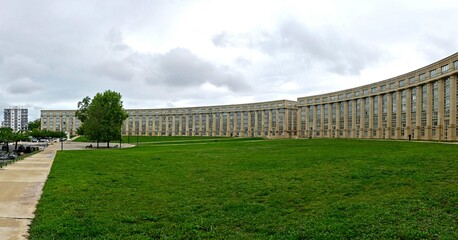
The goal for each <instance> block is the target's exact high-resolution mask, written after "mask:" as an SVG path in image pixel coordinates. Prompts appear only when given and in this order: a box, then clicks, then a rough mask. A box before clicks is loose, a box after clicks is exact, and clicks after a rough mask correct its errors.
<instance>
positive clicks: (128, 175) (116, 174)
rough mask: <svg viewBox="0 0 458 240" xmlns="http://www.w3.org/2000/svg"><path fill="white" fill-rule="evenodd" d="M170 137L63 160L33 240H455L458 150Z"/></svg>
mask: <svg viewBox="0 0 458 240" xmlns="http://www.w3.org/2000/svg"><path fill="white" fill-rule="evenodd" d="M170 140H171V141H175V142H176V141H178V142H180V143H181V144H146V142H154V141H152V140H151V141H149V140H145V141H144V142H145V144H141V145H140V146H138V147H135V148H130V149H100V150H93V151H63V152H59V153H58V155H57V157H56V159H55V162H54V165H53V168H52V171H51V173H50V176H49V179H48V181H47V183H46V185H45V188H44V193H43V195H42V198H41V200H40V202H39V205H38V209H37V212H36V217H35V219H34V221H33V223H32V226H31V229H30V234H31V237H30V239H157V238H164V239H458V233H457V232H458V157H457V154H456V153H457V152H458V151H457V150H458V145H447V144H437V143H414V142H398V141H374V140H371V141H367V140H348V139H346V140H343V139H334V140H324V139H323V140H321V139H313V140H308V139H306V140H305V139H300V140H265V141H264V140H256V141H252V140H251V139H234V141H231V140H230V139H225V141H220V140H221V139H218V141H198V142H197V143H196V144H194V143H193V142H192V141H188V140H189V139H188V140H184V141H187V142H183V141H180V140H179V139H174V138H171V139H170ZM191 140H198V139H197V138H196V139H191ZM202 140H208V139H202ZM164 141H167V139H162V140H161V141H158V142H164Z"/></svg>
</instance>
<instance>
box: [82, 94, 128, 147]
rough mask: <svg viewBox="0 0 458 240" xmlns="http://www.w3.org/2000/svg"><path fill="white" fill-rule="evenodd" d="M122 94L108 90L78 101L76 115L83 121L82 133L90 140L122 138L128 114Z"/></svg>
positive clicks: (108, 141) (105, 140)
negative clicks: (122, 129)
mask: <svg viewBox="0 0 458 240" xmlns="http://www.w3.org/2000/svg"><path fill="white" fill-rule="evenodd" d="M121 98H122V97H121V94H119V93H117V92H114V91H111V90H107V91H105V92H104V93H97V94H96V95H95V96H94V98H93V99H92V100H91V98H89V97H85V98H84V99H83V100H82V101H81V102H78V110H77V113H76V117H77V118H78V119H79V120H80V121H81V127H80V129H79V132H80V133H83V135H84V136H85V137H86V138H87V139H88V140H90V141H96V142H97V143H99V142H106V143H107V147H110V141H114V140H120V139H121V127H122V123H123V122H124V120H126V119H127V118H128V116H129V115H128V114H127V112H126V111H124V109H123V106H122V101H121Z"/></svg>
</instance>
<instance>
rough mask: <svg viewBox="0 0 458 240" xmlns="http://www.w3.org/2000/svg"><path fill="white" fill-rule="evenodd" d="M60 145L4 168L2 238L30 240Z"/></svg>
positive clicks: (0, 176)
mask: <svg viewBox="0 0 458 240" xmlns="http://www.w3.org/2000/svg"><path fill="white" fill-rule="evenodd" d="M58 147H59V146H58V145H57V144H54V145H50V146H49V147H47V148H46V149H44V150H43V151H41V152H39V153H37V154H34V155H32V156H30V157H27V158H25V159H23V160H20V161H17V162H15V163H13V164H11V165H8V166H6V167H3V168H2V169H0V239H1V240H3V239H5V240H6V239H7V240H13V239H14V240H16V239H27V231H28V228H29V225H30V223H31V222H32V219H33V217H34V216H35V215H34V212H35V208H36V205H37V203H38V200H39V199H40V196H41V193H42V190H43V186H44V184H45V182H46V179H47V178H48V174H49V171H50V170H51V166H52V163H53V161H54V157H55V156H56V150H57V149H58Z"/></svg>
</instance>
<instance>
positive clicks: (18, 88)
mask: <svg viewBox="0 0 458 240" xmlns="http://www.w3.org/2000/svg"><path fill="white" fill-rule="evenodd" d="M43 88H44V86H43V85H42V84H40V83H37V82H35V81H33V80H32V79H30V78H19V79H15V80H13V81H12V82H11V83H9V84H8V85H7V87H6V90H7V93H8V95H15V94H31V93H35V92H37V91H40V90H42V89H43Z"/></svg>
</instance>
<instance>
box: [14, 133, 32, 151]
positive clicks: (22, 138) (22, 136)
mask: <svg viewBox="0 0 458 240" xmlns="http://www.w3.org/2000/svg"><path fill="white" fill-rule="evenodd" d="M28 139H29V135H28V134H27V133H22V132H13V134H12V135H11V142H14V150H16V151H17V143H18V142H19V141H25V140H28Z"/></svg>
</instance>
